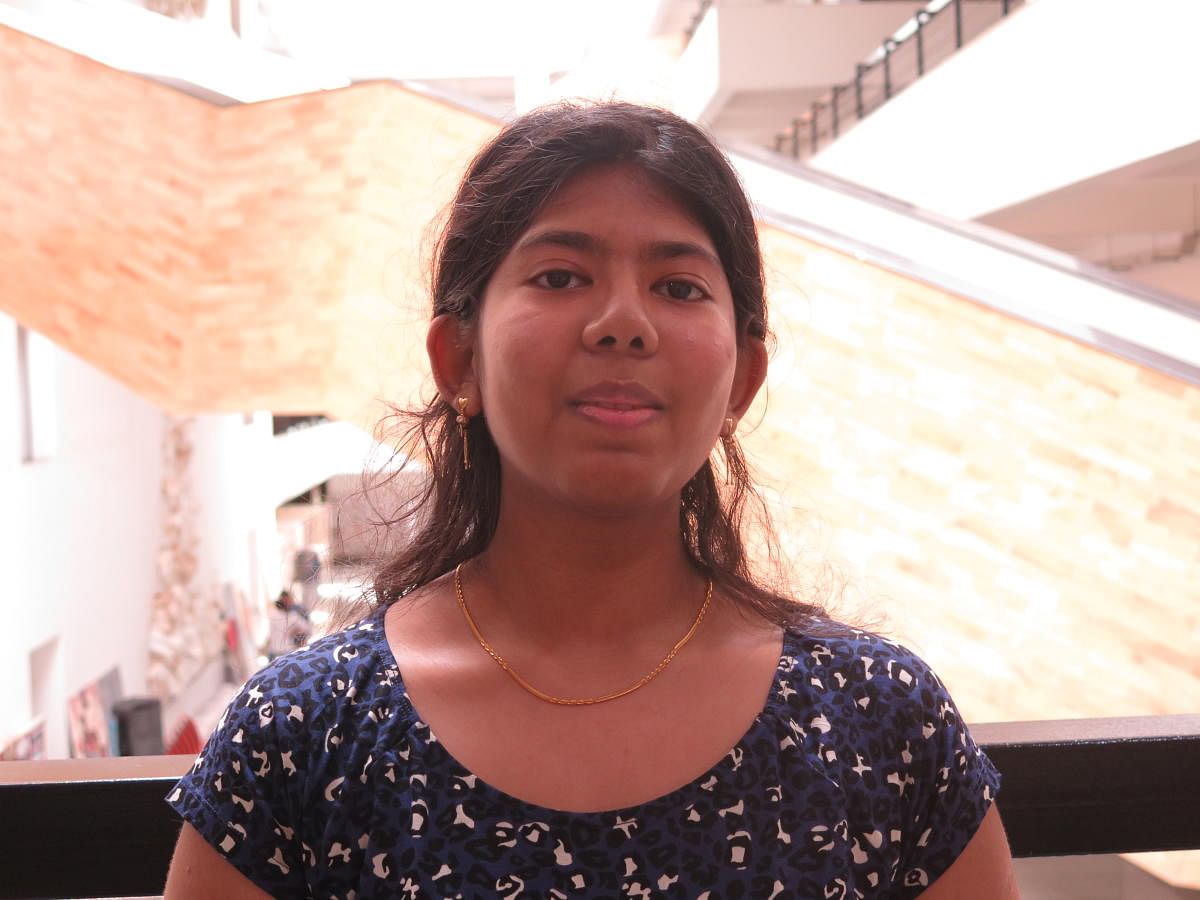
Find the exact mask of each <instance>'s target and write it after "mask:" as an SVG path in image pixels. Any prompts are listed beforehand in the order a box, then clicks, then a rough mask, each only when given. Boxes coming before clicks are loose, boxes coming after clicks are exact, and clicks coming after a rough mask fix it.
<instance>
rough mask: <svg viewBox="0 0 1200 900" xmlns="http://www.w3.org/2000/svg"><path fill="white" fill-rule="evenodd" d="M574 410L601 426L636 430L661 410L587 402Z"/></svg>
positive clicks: (649, 407) (650, 407) (576, 406)
mask: <svg viewBox="0 0 1200 900" xmlns="http://www.w3.org/2000/svg"><path fill="white" fill-rule="evenodd" d="M575 408H576V409H577V410H578V411H579V414H580V415H582V416H583V417H585V418H587V419H591V420H592V421H593V422H597V423H599V424H601V425H609V426H613V427H616V428H636V427H637V426H638V425H644V424H645V423H646V422H649V421H650V420H651V419H653V418H655V417H656V416H658V415H659V413H660V412H661V410H658V409H655V408H654V407H652V406H629V405H626V404H616V403H597V402H594V401H593V402H587V401H584V402H583V403H578V404H576V405H575Z"/></svg>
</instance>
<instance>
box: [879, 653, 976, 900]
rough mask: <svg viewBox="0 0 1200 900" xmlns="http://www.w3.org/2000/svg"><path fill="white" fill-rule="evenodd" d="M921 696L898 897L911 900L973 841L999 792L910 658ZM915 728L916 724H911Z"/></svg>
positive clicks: (928, 676)
mask: <svg viewBox="0 0 1200 900" xmlns="http://www.w3.org/2000/svg"><path fill="white" fill-rule="evenodd" d="M913 667H914V672H915V674H916V676H917V680H918V688H919V696H920V707H921V708H920V715H919V718H920V722H919V732H916V733H915V735H914V739H913V740H912V741H911V746H913V748H914V750H913V752H912V764H911V769H910V771H909V778H910V779H911V783H910V785H909V786H910V788H911V789H912V794H911V800H910V802H909V803H908V804H906V806H905V816H906V821H905V822H904V830H903V833H904V846H903V849H902V852H901V857H900V865H899V867H898V871H897V875H896V878H897V889H898V892H897V894H896V896H897V897H916V896H918V895H919V894H920V893H921V892H922V891H924V890H925V889H926V888H927V887H928V886H929V885H931V884H933V882H934V881H935V880H936V879H937V878H938V876H940V875H941V874H942V873H944V872H945V871H946V870H947V869H949V868H950V866H951V865H952V864H953V863H954V861H955V860H956V859H957V858H958V856H959V855H960V854H961V853H962V851H963V849H964V848H965V847H966V846H967V843H968V842H969V841H970V840H971V838H972V837H973V836H974V835H975V832H976V831H977V830H978V828H979V825H980V823H981V822H983V818H984V816H985V815H987V812H988V809H989V808H990V807H991V805H992V803H993V802H994V801H995V799H996V795H997V793H998V792H999V790H1000V773H999V772H998V771H997V770H996V767H995V766H994V765H993V764H992V761H991V760H990V759H988V758H987V755H986V754H984V752H983V751H982V750H980V749H979V747H977V746H976V744H975V741H974V740H973V739H972V738H971V733H970V731H969V730H968V729H967V726H966V724H965V723H964V722H963V721H962V718H961V716H959V713H958V708H957V707H956V706H955V705H954V700H953V699H952V698H951V697H950V694H949V692H948V691H947V690H946V688H945V686H944V685H943V684H942V682H941V681H940V680H939V679H938V677H937V675H936V674H935V673H934V672H933V670H932V669H931V668H930V667H929V666H928V665H926V664H925V663H924V662H922V661H921V660H920V659H918V658H917V657H913ZM914 724H917V723H914Z"/></svg>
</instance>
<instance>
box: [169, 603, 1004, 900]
mask: <svg viewBox="0 0 1200 900" xmlns="http://www.w3.org/2000/svg"><path fill="white" fill-rule="evenodd" d="M999 785H1000V775H999V774H998V773H997V771H996V769H995V767H994V766H993V765H992V763H991V761H990V760H988V758H987V757H986V756H985V755H984V754H983V753H982V752H981V751H980V750H979V749H978V748H977V747H976V746H975V743H974V742H973V741H972V740H971V736H970V734H969V733H968V731H967V728H966V726H965V725H964V724H963V722H962V721H961V720H960V719H959V716H958V712H957V710H956V709H955V706H954V702H953V701H952V700H951V698H950V696H949V694H948V693H947V692H946V689H945V688H944V687H943V686H942V684H941V682H940V681H938V679H937V676H936V675H934V673H933V671H932V670H931V669H930V668H929V667H928V666H927V665H926V664H925V663H924V662H923V661H922V660H921V659H920V658H918V657H917V656H916V655H915V654H913V653H912V652H910V651H908V650H906V649H905V648H904V647H901V646H899V645H898V644H895V643H892V642H890V641H887V640H885V639H883V638H881V637H878V636H876V635H873V634H870V633H867V632H861V631H850V632H848V633H847V635H846V636H845V637H838V638H829V637H825V638H815V637H811V636H806V635H803V634H800V633H797V632H795V631H788V632H786V633H785V635H784V643H783V654H782V656H781V658H780V660H779V668H778V671H777V673H776V679H775V686H774V688H773V689H772V691H771V693H770V695H769V697H768V699H767V703H766V705H765V707H764V708H763V710H762V712H761V713H759V715H758V716H757V717H756V718H755V720H754V722H753V724H752V725H751V726H750V729H749V730H748V731H747V732H746V734H745V735H744V736H743V737H742V738H741V740H739V741H738V743H737V744H736V745H735V746H734V747H733V748H732V749H731V750H730V751H729V753H728V754H726V756H725V757H724V758H722V759H721V760H720V762H718V763H717V764H716V765H714V766H713V767H712V768H711V769H710V770H709V771H708V772H706V773H705V774H704V775H702V776H700V777H699V778H697V779H696V780H695V781H693V782H691V783H690V784H687V785H685V786H683V787H681V788H679V789H677V790H674V791H671V792H670V793H669V794H666V795H664V796H662V797H659V798H657V799H655V800H651V801H649V802H647V803H643V804H640V805H638V806H633V807H628V808H625V809H617V810H611V811H608V812H595V813H573V812H564V811H562V810H554V809H548V808H545V807H541V806H536V805H533V804H530V803H526V802H524V801H521V800H517V799H516V798H514V797H511V796H509V795H507V794H505V793H503V792H501V791H499V790H497V789H495V788H493V787H491V786H490V785H488V784H486V783H484V782H483V781H481V780H480V779H479V778H477V777H476V776H475V775H473V774H472V773H471V772H469V771H467V770H466V769H465V768H463V766H461V765H460V764H459V763H458V762H457V761H456V760H455V759H454V758H453V757H452V756H450V755H449V754H448V753H447V752H446V750H445V748H444V747H443V746H442V744H441V743H440V742H439V741H438V739H437V737H436V736H435V735H434V734H433V733H432V732H431V731H430V729H429V727H428V726H427V725H425V724H424V723H423V722H421V721H420V719H419V718H418V717H417V715H416V712H415V711H414V709H413V707H412V705H411V703H409V701H408V697H407V695H406V693H405V690H404V683H403V681H402V679H401V675H400V671H399V668H398V666H397V664H396V659H395V657H394V656H393V655H392V652H391V650H390V648H389V647H388V644H387V641H386V639H385V637H384V631H383V610H382V609H381V610H378V611H376V612H375V613H373V614H372V615H371V616H370V617H369V618H368V619H367V620H365V621H363V622H362V623H360V624H359V625H357V626H355V627H353V628H351V629H349V630H347V631H344V632H341V633H338V634H333V635H330V636H328V637H325V638H323V639H321V640H318V641H316V642H314V643H313V644H312V645H311V646H309V647H307V648H304V649H301V650H297V651H295V652H292V653H289V654H287V655H286V656H282V657H280V658H278V659H276V660H275V661H274V662H272V663H271V664H270V665H268V666H266V667H265V668H264V669H262V670H261V671H259V672H258V673H256V674H255V675H253V676H252V677H251V678H250V680H249V681H248V682H247V683H246V685H245V687H244V688H243V689H242V690H241V692H240V693H239V695H238V696H237V697H236V698H235V699H234V701H233V702H232V703H231V704H230V706H229V708H228V710H227V711H226V712H225V715H224V716H223V717H222V718H221V721H220V723H219V725H218V727H217V729H216V731H215V732H214V733H213V735H212V736H211V737H210V738H209V740H208V743H207V744H206V745H205V747H204V749H203V750H202V751H201V753H200V755H199V756H198V757H197V758H196V762H195V764H194V765H193V766H192V768H191V770H190V771H189V772H188V773H187V774H186V775H185V776H184V777H183V778H182V779H181V780H180V781H179V783H178V784H177V785H176V786H175V787H174V788H173V789H172V790H171V792H170V795H169V796H168V798H167V801H168V802H169V803H170V805H171V806H172V807H173V808H174V809H175V810H176V811H177V812H178V813H179V814H180V815H181V816H183V818H184V819H186V820H187V821H188V822H190V823H191V824H192V825H193V826H194V827H195V828H196V830H197V831H198V832H199V833H200V834H201V835H202V836H203V837H204V838H205V839H206V840H207V841H209V842H210V843H211V844H212V845H213V846H215V847H216V848H217V849H218V850H219V851H220V852H221V853H222V854H224V856H225V857H226V858H227V859H228V860H229V861H230V862H231V863H232V864H233V865H234V866H236V867H237V868H238V869H239V870H241V871H242V872H243V873H244V874H245V875H246V876H248V877H249V878H250V880H252V881H253V882H254V883H255V884H257V885H259V886H260V887H261V888H263V889H264V890H265V891H267V892H268V893H270V894H273V895H274V896H276V897H317V898H321V900H328V898H331V897H332V898H345V900H350V898H354V900H364V898H368V897H403V898H425V897H436V898H446V897H464V898H474V897H487V898H497V897H502V898H518V897H552V898H559V900H564V898H575V897H588V898H591V897H643V898H649V897H688V898H712V900H715V898H718V897H720V898H726V897H756V898H759V897H761V898H783V897H795V898H810V897H819V898H830V900H850V898H863V900H865V898H869V897H870V898H875V897H895V898H904V897H915V896H917V895H918V894H920V893H921V891H922V890H924V889H925V887H926V886H927V885H929V884H930V883H932V882H933V881H934V880H935V879H936V878H937V877H938V876H939V875H941V874H942V873H943V872H944V871H945V870H946V869H947V868H948V867H949V866H950V864H951V863H952V862H953V861H954V860H955V858H956V857H957V856H958V854H959V853H960V852H961V851H962V849H963V847H964V846H965V845H966V844H967V841H968V840H969V839H970V838H971V836H972V834H974V832H975V830H976V829H977V828H978V826H979V823H980V822H981V821H982V819H983V817H984V814H985V813H986V812H987V810H988V807H989V806H990V804H991V803H992V801H993V800H994V799H995V796H996V792H997V790H998V788H999Z"/></svg>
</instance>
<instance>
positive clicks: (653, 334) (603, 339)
mask: <svg viewBox="0 0 1200 900" xmlns="http://www.w3.org/2000/svg"><path fill="white" fill-rule="evenodd" d="M649 302H651V301H650V300H649V299H648V298H646V297H643V296H642V295H641V293H640V292H639V290H638V288H637V287H636V286H634V285H626V286H622V287H618V288H614V289H613V290H612V291H611V292H610V293H609V295H608V296H607V297H606V298H605V299H604V301H603V305H602V306H601V307H600V309H599V310H597V312H596V315H595V316H593V317H592V319H591V320H590V321H589V322H588V323H587V325H585V326H584V329H583V343H584V345H585V346H587V348H588V349H589V350H630V351H633V352H635V353H637V354H639V355H643V354H651V353H654V352H655V351H656V350H658V331H657V329H655V327H654V323H653V322H652V321H651V319H650V316H649V310H648V309H647V304H648V303H649Z"/></svg>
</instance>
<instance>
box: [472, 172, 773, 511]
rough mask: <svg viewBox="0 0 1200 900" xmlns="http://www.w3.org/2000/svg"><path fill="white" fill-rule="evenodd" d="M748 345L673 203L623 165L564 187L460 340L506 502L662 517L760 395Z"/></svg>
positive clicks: (707, 252)
mask: <svg viewBox="0 0 1200 900" xmlns="http://www.w3.org/2000/svg"><path fill="white" fill-rule="evenodd" d="M747 343H748V345H749V349H748V350H747V351H746V352H743V353H739V347H738V340H737V332H736V327H735V321H734V310H733V299H732V297H731V294H730V289H729V284H728V282H727V281H726V278H725V272H724V269H723V268H722V266H721V263H720V260H719V258H718V255H717V252H716V248H715V247H714V246H713V243H712V241H711V239H710V238H709V236H708V234H707V233H706V231H705V230H704V228H703V227H702V226H701V225H700V224H699V223H698V222H696V221H695V220H694V219H693V218H692V217H691V216H690V215H688V213H686V212H685V211H684V209H683V208H682V207H681V206H680V205H679V204H678V203H676V202H675V201H674V200H673V199H672V198H671V197H670V196H669V195H667V194H666V193H665V192H664V191H662V190H661V189H660V188H658V187H657V186H656V185H654V183H653V182H651V181H650V180H649V179H648V178H646V177H645V176H644V175H643V174H641V173H640V172H639V171H638V170H637V169H635V168H631V167H625V166H619V165H612V166H604V167H598V168H595V169H591V170H588V171H586V172H584V173H582V174H580V175H579V176H577V177H576V178H574V179H573V180H571V181H569V182H568V183H567V184H566V185H565V186H564V187H563V188H562V189H561V190H560V191H559V192H558V193H557V194H556V195H555V196H554V197H552V198H551V200H550V201H549V202H548V203H547V205H546V206H545V207H544V208H543V210H542V211H541V213H540V214H539V215H538V216H537V218H536V219H535V220H534V222H533V224H532V225H531V226H530V227H529V229H528V230H527V231H526V232H525V233H524V234H523V235H522V236H521V237H520V238H519V239H518V240H517V242H516V243H515V245H514V246H513V249H512V250H511V251H510V252H509V253H508V255H507V256H506V257H505V258H504V260H503V262H502V263H501V264H500V266H499V268H498V269H497V270H496V272H495V274H494V275H493V277H492V279H491V281H490V282H489V283H488V286H487V289H486V291H485V293H484V297H483V301H482V305H481V309H480V314H479V317H478V319H477V324H476V331H475V333H474V335H473V342H472V359H471V364H470V367H469V369H468V376H467V377H468V380H470V379H472V378H473V380H474V385H473V388H474V397H475V402H474V403H473V404H472V405H473V407H474V406H477V407H479V408H481V410H482V412H483V413H484V415H485V416H486V418H487V422H488V427H489V429H490V430H491V433H492V436H493V437H494V439H495V442H496V445H497V447H498V448H499V452H500V457H501V466H502V472H503V485H502V490H503V491H504V496H505V498H506V501H507V500H508V499H511V498H512V497H513V492H514V491H517V492H527V493H528V492H533V493H534V494H536V495H538V496H539V497H541V498H543V499H550V500H552V501H554V502H560V503H567V504H570V505H572V506H575V507H578V508H580V509H584V510H588V511H591V512H593V513H600V514H612V515H619V514H628V513H633V512H637V511H639V510H644V509H649V508H653V507H655V506H657V505H659V504H667V505H669V506H670V508H671V509H672V510H676V509H677V508H678V496H679V491H680V490H681V489H682V487H683V485H684V484H685V483H686V482H687V481H688V480H689V479H690V478H691V477H692V476H693V475H694V474H695V473H696V471H697V470H698V469H699V468H700V466H701V465H702V464H703V463H704V461H705V459H706V458H707V457H708V455H709V453H710V451H711V450H712V448H713V446H714V444H715V442H716V440H717V438H718V435H719V433H720V431H721V428H722V424H723V422H724V419H725V417H726V416H730V415H732V416H734V417H735V418H736V417H739V416H740V415H741V414H742V413H743V412H744V411H745V408H746V406H748V405H749V403H750V401H751V400H752V399H753V396H754V393H755V392H756V391H757V389H758V386H759V385H760V384H761V381H762V376H763V374H765V371H764V370H765V351H762V352H759V351H760V350H761V344H760V343H758V342H754V341H750V342H747ZM472 411H474V410H472Z"/></svg>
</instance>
